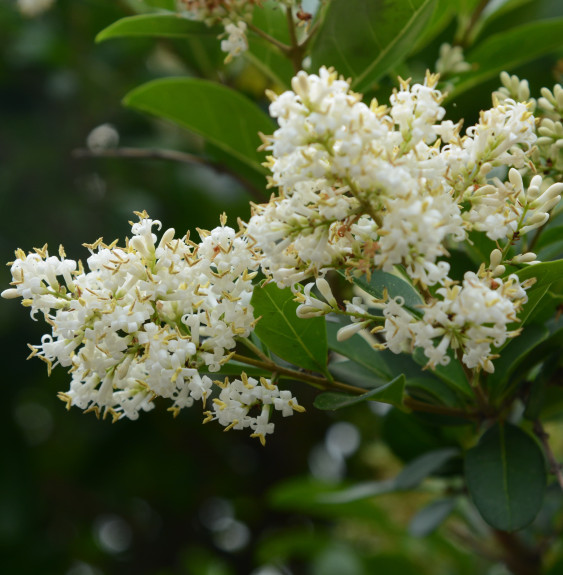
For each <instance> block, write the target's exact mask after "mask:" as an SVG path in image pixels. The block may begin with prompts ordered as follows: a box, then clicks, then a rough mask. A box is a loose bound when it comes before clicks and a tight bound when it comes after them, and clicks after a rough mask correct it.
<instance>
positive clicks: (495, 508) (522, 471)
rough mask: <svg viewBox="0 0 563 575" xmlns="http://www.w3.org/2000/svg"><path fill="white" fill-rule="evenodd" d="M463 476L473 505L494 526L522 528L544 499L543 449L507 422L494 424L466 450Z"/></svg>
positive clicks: (532, 516)
mask: <svg viewBox="0 0 563 575" xmlns="http://www.w3.org/2000/svg"><path fill="white" fill-rule="evenodd" d="M465 478H466V481H467V488H468V490H469V494H470V495H471V498H472V499H473V502H474V503H475V506H476V507H477V509H478V510H479V512H480V513H481V515H482V517H483V519H485V521H486V522H487V523H488V524H489V525H491V526H492V527H494V528H495V529H500V530H502V531H515V530H517V529H522V528H523V527H525V526H526V525H528V524H529V523H531V522H532V521H533V520H534V517H535V516H536V514H537V513H538V511H539V509H540V507H541V505H542V502H543V496H544V491H545V484H546V471H545V462H544V458H543V454H542V451H541V450H540V448H539V447H538V445H537V443H536V442H535V441H534V440H533V439H532V438H531V437H530V436H529V435H528V434H527V433H525V432H524V431H522V430H521V429H519V428H518V427H516V426H514V425H512V424H510V423H504V424H502V423H497V424H495V425H494V426H493V427H491V428H490V429H489V430H488V431H487V432H486V433H485V434H484V435H483V436H482V437H481V439H480V441H479V443H478V445H477V446H476V447H474V448H473V449H470V450H469V451H468V452H467V454H466V458H465Z"/></svg>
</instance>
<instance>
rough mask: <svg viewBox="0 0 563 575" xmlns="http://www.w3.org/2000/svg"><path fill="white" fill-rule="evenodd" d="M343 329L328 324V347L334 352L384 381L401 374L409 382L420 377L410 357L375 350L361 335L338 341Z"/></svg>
mask: <svg viewBox="0 0 563 575" xmlns="http://www.w3.org/2000/svg"><path fill="white" fill-rule="evenodd" d="M341 327H342V325H341V324H338V323H333V322H327V323H326V332H327V336H328V346H329V348H330V349H332V350H333V351H336V352H337V353H339V354H341V355H343V356H344V357H347V358H349V359H351V360H352V361H354V362H356V363H357V364H359V365H361V366H362V367H364V368H366V369H368V370H369V371H371V372H373V373H374V374H375V375H376V376H377V377H379V378H381V379H383V380H384V381H390V380H392V379H394V378H395V377H396V376H398V375H401V374H404V375H405V377H406V378H407V380H408V378H409V377H410V376H413V377H414V376H419V375H420V371H421V370H420V368H419V367H418V366H417V365H416V364H415V363H414V362H413V361H412V359H411V357H410V356H408V355H405V354H401V355H396V354H394V353H393V352H391V351H389V350H375V349H373V348H372V347H371V345H370V344H369V343H368V342H367V341H366V340H365V339H363V338H362V337H361V336H360V335H354V336H352V337H351V338H350V339H347V340H346V341H338V339H337V337H336V335H337V333H338V330H339V329H340V328H341Z"/></svg>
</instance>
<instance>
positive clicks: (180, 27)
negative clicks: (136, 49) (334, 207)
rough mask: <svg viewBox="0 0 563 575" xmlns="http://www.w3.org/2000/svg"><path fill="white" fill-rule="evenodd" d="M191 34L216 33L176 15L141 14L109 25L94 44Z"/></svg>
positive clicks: (201, 23)
mask: <svg viewBox="0 0 563 575" xmlns="http://www.w3.org/2000/svg"><path fill="white" fill-rule="evenodd" d="M191 34H215V35H217V31H216V30H212V29H211V28H209V27H208V26H206V25H205V24H204V23H203V22H196V21H195V20H188V19H187V18H182V17H181V16H180V15H178V14H141V15H138V16H129V17H127V18H122V19H121V20H118V21H117V22H114V23H113V24H110V25H109V26H108V27H107V28H104V29H103V30H102V31H101V32H100V33H99V34H98V35H97V36H96V42H104V41H105V40H110V39H112V38H131V37H156V38H183V37H186V36H189V35H191Z"/></svg>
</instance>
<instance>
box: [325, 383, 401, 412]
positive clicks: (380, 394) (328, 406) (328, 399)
mask: <svg viewBox="0 0 563 575" xmlns="http://www.w3.org/2000/svg"><path fill="white" fill-rule="evenodd" d="M404 393H405V376H404V375H400V376H398V377H396V378H395V379H394V380H393V381H390V382H389V383H387V384H385V385H382V386H381V387H377V388H375V389H372V390H371V391H368V392H367V393H364V394H363V395H357V396H354V395H349V394H347V393H336V392H332V391H329V392H326V393H321V394H320V395H317V397H316V398H315V402H314V405H315V407H316V408H317V409H323V410H332V411H334V410H335V409H342V408H343V407H349V406H350V405H355V404H357V403H361V402H363V401H366V400H368V399H369V400H372V401H379V402H381V403H388V404H390V405H394V406H395V407H398V408H403V400H404Z"/></svg>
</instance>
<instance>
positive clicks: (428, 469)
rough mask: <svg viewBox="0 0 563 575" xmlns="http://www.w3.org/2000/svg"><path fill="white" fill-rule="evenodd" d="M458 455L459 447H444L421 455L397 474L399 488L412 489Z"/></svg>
mask: <svg viewBox="0 0 563 575" xmlns="http://www.w3.org/2000/svg"><path fill="white" fill-rule="evenodd" d="M458 455H459V449H457V447H444V448H443V449H437V450H435V451H429V452H428V453H424V454H423V455H420V456H419V457H417V458H416V459H413V460H412V461H411V462H410V463H409V464H408V465H407V466H406V467H405V468H404V469H403V470H402V471H401V473H399V475H397V477H396V478H395V485H396V486H397V489H403V490H410V489H414V488H415V487H418V486H419V485H420V484H421V483H422V482H423V481H424V480H425V479H426V478H427V477H430V475H433V474H434V473H436V472H437V471H439V470H440V468H441V467H443V466H444V464H445V463H447V462H448V461H450V460H451V459H453V458H454V457H457V456H458Z"/></svg>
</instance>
